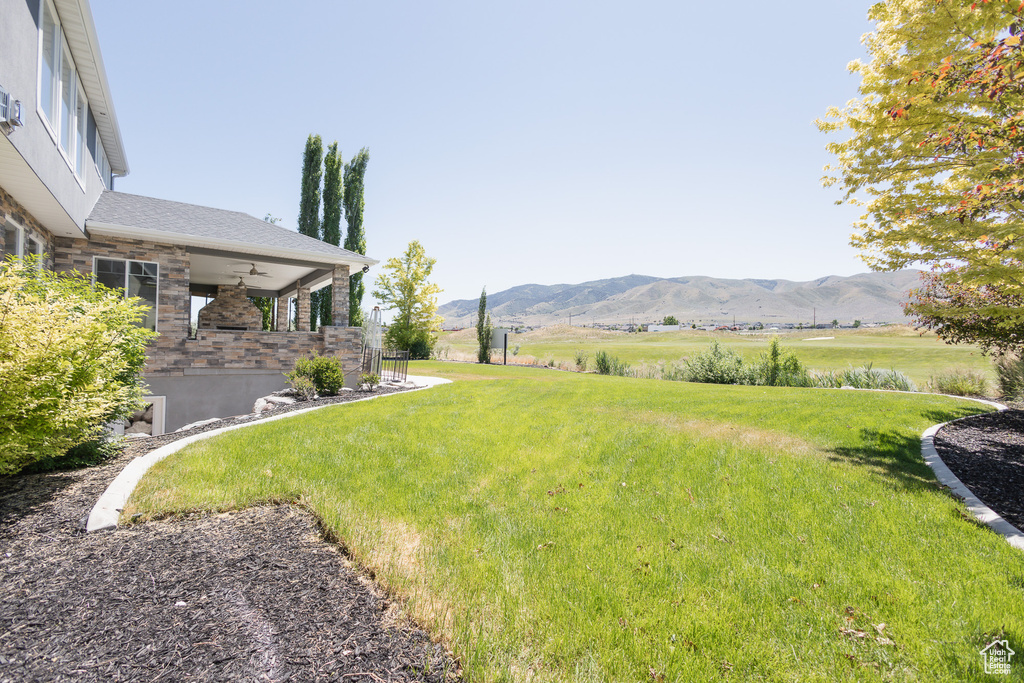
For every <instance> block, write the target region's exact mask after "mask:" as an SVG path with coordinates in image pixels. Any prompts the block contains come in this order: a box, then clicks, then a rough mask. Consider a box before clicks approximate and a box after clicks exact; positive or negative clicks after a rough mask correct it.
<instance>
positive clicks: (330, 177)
mask: <svg viewBox="0 0 1024 683" xmlns="http://www.w3.org/2000/svg"><path fill="white" fill-rule="evenodd" d="M341 171H342V161H341V154H339V153H338V142H337V141H335V142H333V143H332V144H331V146H330V147H328V148H327V156H325V157H324V222H323V233H322V236H321V238H320V239H322V240H323V241H324V242H327V243H328V244H333V245H334V246H338V245H339V244H341V211H342V199H343V188H342V184H341ZM332 288H333V286H332V285H328V286H327V287H325V288H323V289H321V290H320V291H319V292H316V295H317V301H316V304H317V306H318V308H319V309H320V324H321V325H332V324H333V323H334V312H333V311H332V310H331V307H332V305H333V301H334V295H333V292H332Z"/></svg>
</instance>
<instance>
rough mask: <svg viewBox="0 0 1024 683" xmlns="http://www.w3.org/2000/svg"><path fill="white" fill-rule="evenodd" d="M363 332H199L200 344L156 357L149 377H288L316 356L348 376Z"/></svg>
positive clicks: (191, 342)
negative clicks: (269, 373) (248, 373)
mask: <svg viewBox="0 0 1024 683" xmlns="http://www.w3.org/2000/svg"><path fill="white" fill-rule="evenodd" d="M361 335H362V332H361V330H360V328H358V327H323V328H321V329H320V331H318V332H262V331H241V330H203V329H201V330H198V331H197V333H196V338H195V339H185V340H181V341H180V343H179V345H178V348H177V349H176V350H175V352H174V353H173V354H159V355H156V354H154V355H151V356H150V358H149V361H148V362H147V364H146V373H145V374H146V376H151V375H183V374H188V373H187V372H186V371H189V370H208V371H217V370H279V371H281V372H288V371H290V370H292V369H293V368H294V367H295V359H296V358H299V357H301V356H309V355H312V354H314V353H315V354H317V355H320V356H336V357H338V358H340V359H341V365H342V368H343V369H344V371H345V373H346V374H349V373H351V372H356V371H357V370H358V367H359V363H360V361H361V358H360V351H361V350H362V336H361Z"/></svg>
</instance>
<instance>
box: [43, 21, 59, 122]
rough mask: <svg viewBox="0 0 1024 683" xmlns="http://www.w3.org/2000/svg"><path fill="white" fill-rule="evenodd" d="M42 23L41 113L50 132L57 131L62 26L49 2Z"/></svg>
mask: <svg viewBox="0 0 1024 683" xmlns="http://www.w3.org/2000/svg"><path fill="white" fill-rule="evenodd" d="M41 11H42V14H43V18H42V21H41V22H40V26H41V29H40V30H41V32H42V35H41V36H40V48H39V49H40V59H39V111H40V112H42V114H43V116H45V117H46V119H47V122H48V123H49V124H50V130H56V129H57V122H58V120H59V119H58V116H57V91H58V89H59V85H60V77H59V74H60V45H61V40H60V24H58V23H57V19H56V15H55V14H54V13H53V9H52V8H51V7H50V3H49V2H45V1H44V2H43V3H42V10H41Z"/></svg>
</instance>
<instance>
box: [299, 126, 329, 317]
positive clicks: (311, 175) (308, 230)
mask: <svg viewBox="0 0 1024 683" xmlns="http://www.w3.org/2000/svg"><path fill="white" fill-rule="evenodd" d="M323 154H324V150H323V141H322V140H321V139H320V136H319V135H310V136H309V137H308V138H306V149H305V151H304V152H303V154H302V186H301V189H300V196H299V223H298V226H299V233H300V234H303V235H306V236H307V237H313V238H316V239H321V232H320V178H321V177H322V176H323V169H322V168H321V165H322V160H323ZM319 313H320V310H319V308H318V307H317V306H314V305H313V302H312V301H311V302H310V306H309V329H311V330H315V329H316V328H317V319H318V318H319ZM296 315H298V313H296ZM296 322H297V321H296ZM296 327H297V325H296Z"/></svg>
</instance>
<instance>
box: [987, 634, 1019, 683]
mask: <svg viewBox="0 0 1024 683" xmlns="http://www.w3.org/2000/svg"><path fill="white" fill-rule="evenodd" d="M980 654H981V658H982V659H983V660H984V661H985V673H986V674H1006V675H1009V673H1010V658H1011V657H1013V656H1014V655H1015V654H1017V653H1016V652H1014V651H1013V650H1011V649H1010V644H1009V643H1008V642H1007V641H1005V640H998V639H997V640H993V641H992V642H991V643H989V644H988V645H986V646H985V648H984V649H983V650H982V651H981V653H980Z"/></svg>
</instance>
